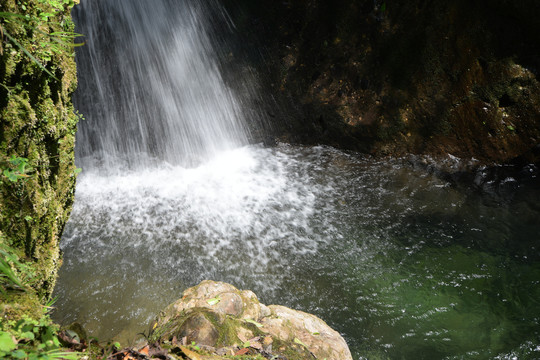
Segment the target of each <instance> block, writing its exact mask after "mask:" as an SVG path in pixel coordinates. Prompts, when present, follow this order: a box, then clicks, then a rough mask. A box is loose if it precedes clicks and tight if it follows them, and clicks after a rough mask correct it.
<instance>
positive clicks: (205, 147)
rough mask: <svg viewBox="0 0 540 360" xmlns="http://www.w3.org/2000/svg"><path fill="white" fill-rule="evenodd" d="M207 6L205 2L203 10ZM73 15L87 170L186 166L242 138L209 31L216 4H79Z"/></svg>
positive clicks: (219, 25)
mask: <svg viewBox="0 0 540 360" xmlns="http://www.w3.org/2000/svg"><path fill="white" fill-rule="evenodd" d="M209 3H210V4H209ZM73 15H74V18H75V21H76V23H77V26H78V28H77V31H78V32H80V33H82V34H84V35H85V41H86V43H85V46H82V47H80V48H78V52H77V65H78V71H79V91H78V92H77V93H76V96H75V99H74V101H75V105H76V107H77V109H78V110H79V112H81V113H82V114H83V115H84V117H85V120H86V121H81V123H80V125H79V130H78V135H77V156H78V159H79V164H80V165H82V167H83V168H85V170H87V169H88V168H92V167H94V165H93V164H95V162H96V160H97V161H98V162H99V164H101V165H102V166H103V167H104V168H106V169H108V170H107V171H111V169H114V168H118V167H119V164H120V163H121V164H126V165H127V166H129V167H130V168H144V167H148V166H151V165H153V163H156V162H161V161H166V162H168V163H170V164H173V165H182V166H193V165H196V164H199V163H200V162H201V161H203V160H206V159H208V158H210V157H212V156H214V155H216V154H217V153H219V152H220V151H223V150H226V149H231V148H235V147H238V146H240V145H244V144H246V143H247V142H248V140H247V139H248V137H249V134H248V131H247V130H246V119H245V118H246V116H245V115H244V113H243V111H242V109H241V106H240V103H241V100H239V98H238V96H237V95H235V94H234V93H233V91H231V89H230V88H229V87H228V86H227V85H226V84H225V82H224V80H223V77H222V75H221V73H220V67H221V66H220V63H219V61H218V59H217V56H218V55H220V54H223V53H224V51H226V50H224V49H223V48H220V47H219V46H223V45H219V46H218V45H217V42H215V41H213V39H214V38H215V37H216V34H215V33H214V32H215V31H218V30H217V29H220V31H223V29H227V25H229V24H228V23H227V16H226V13H225V12H224V11H223V10H221V8H220V7H219V4H217V3H216V2H213V1H206V2H204V3H203V2H200V1H196V0H152V1H148V0H129V1H124V0H92V1H83V2H82V3H81V4H80V5H79V6H77V7H76V8H75V9H74V11H73Z"/></svg>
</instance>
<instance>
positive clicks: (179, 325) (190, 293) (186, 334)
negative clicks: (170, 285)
mask: <svg viewBox="0 0 540 360" xmlns="http://www.w3.org/2000/svg"><path fill="white" fill-rule="evenodd" d="M150 342H151V343H161V344H168V346H172V347H174V346H177V345H178V344H184V345H186V344H193V345H195V346H196V347H200V348H201V349H202V350H206V352H210V354H211V355H212V356H216V354H223V353H229V354H238V353H239V352H240V353H242V351H244V352H248V351H251V354H252V355H257V354H265V355H269V354H271V355H273V356H279V357H281V358H282V359H288V360H295V359H327V360H332V359H335V360H347V359H352V357H351V353H350V351H349V349H348V347H347V344H346V342H345V340H344V339H343V338H342V337H341V335H339V333H337V332H336V331H335V330H333V329H331V328H330V327H329V326H328V325H327V324H326V323H325V322H324V321H323V320H321V319H319V318H318V317H316V316H314V315H311V314H308V313H304V312H301V311H297V310H292V309H289V308H286V307H283V306H279V305H271V306H266V305H264V304H261V303H260V302H259V300H258V299H257V296H256V295H255V294H254V293H253V292H251V291H248V290H238V289H236V288H235V287H234V286H232V285H230V284H226V283H223V282H215V281H209V280H205V281H203V282H202V283H201V284H199V285H197V286H195V287H192V288H189V289H187V290H186V291H185V292H184V294H183V297H182V298H181V299H180V300H178V301H176V302H175V303H173V304H171V305H169V306H168V307H167V308H166V309H165V310H163V311H162V312H161V314H160V315H159V316H158V318H157V320H156V322H155V324H154V326H153V332H152V334H151V336H150ZM191 351H195V350H194V349H193V348H191Z"/></svg>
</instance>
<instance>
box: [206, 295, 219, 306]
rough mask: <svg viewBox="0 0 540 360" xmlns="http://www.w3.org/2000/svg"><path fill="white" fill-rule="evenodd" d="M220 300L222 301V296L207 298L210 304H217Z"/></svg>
mask: <svg viewBox="0 0 540 360" xmlns="http://www.w3.org/2000/svg"><path fill="white" fill-rule="evenodd" d="M220 301H221V298H220V297H219V296H216V297H215V298H212V299H208V300H206V302H207V303H208V305H216V304H217V303H219V302H220Z"/></svg>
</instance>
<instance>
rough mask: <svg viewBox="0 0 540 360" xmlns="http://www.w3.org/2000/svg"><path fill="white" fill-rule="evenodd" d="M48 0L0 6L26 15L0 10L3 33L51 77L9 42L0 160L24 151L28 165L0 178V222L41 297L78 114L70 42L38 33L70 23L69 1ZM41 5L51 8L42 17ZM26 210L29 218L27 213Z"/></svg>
mask: <svg viewBox="0 0 540 360" xmlns="http://www.w3.org/2000/svg"><path fill="white" fill-rule="evenodd" d="M56 10H57V9H55V8H54V7H53V6H52V5H50V4H49V2H43V1H37V0H29V1H26V2H25V4H24V7H23V5H22V3H20V2H16V1H14V0H7V1H5V2H4V3H3V5H2V7H1V11H3V12H8V13H13V14H21V15H23V16H28V17H30V18H31V20H29V21H28V23H27V25H24V24H22V23H21V22H17V21H12V20H10V19H9V18H0V25H1V26H2V28H3V29H4V31H5V32H6V33H9V34H10V36H12V37H13V38H15V39H16V41H17V42H18V43H19V44H21V45H22V46H23V47H25V48H26V49H27V50H29V51H31V52H32V54H33V56H35V57H36V58H37V59H39V60H40V61H41V63H42V64H43V66H45V67H46V68H47V69H48V71H49V72H53V73H54V74H55V77H56V79H55V78H53V77H51V76H50V75H49V74H47V73H46V72H45V71H43V69H42V68H40V67H39V66H37V65H36V64H35V63H34V61H32V60H31V59H30V58H29V57H28V56H26V55H25V54H23V52H22V51H21V50H20V49H19V48H18V47H17V46H15V45H14V44H13V43H8V42H4V49H3V50H4V51H3V54H2V56H1V57H0V69H5V71H4V72H2V73H1V75H0V85H1V86H0V150H1V153H2V156H0V164H2V162H5V160H6V159H7V158H9V157H11V156H16V157H25V158H28V160H29V163H30V165H31V166H32V167H33V168H34V169H35V171H34V172H33V173H32V174H30V175H31V176H30V178H28V179H25V180H24V181H19V182H17V183H11V182H7V181H3V182H2V183H1V184H0V228H1V229H2V231H3V232H4V234H5V236H6V238H7V239H9V242H10V243H11V244H12V245H13V246H15V247H16V248H18V249H21V250H23V251H24V255H25V257H26V260H27V261H31V262H33V263H34V266H35V269H36V277H35V279H34V282H33V283H32V286H33V287H34V288H35V289H36V291H37V294H38V295H39V297H40V298H42V299H45V298H47V297H48V296H49V295H50V293H51V292H52V289H53V286H54V283H55V278H56V273H57V270H58V267H59V266H60V263H61V259H60V252H59V248H58V242H59V239H60V236H61V231H62V229H63V228H64V225H65V222H66V221H67V218H68V216H69V213H70V210H71V204H72V203H73V195H74V186H75V175H74V170H75V165H74V150H73V146H74V142H75V131H76V124H77V120H78V117H77V116H76V115H75V113H74V109H73V105H72V103H71V95H72V93H73V91H74V90H75V88H76V69H75V62H74V53H73V49H72V48H69V47H66V48H56V49H53V48H51V46H50V41H49V42H47V41H48V37H47V36H46V35H44V34H43V33H45V34H47V33H53V32H58V31H72V30H73V23H72V22H71V19H70V9H69V8H65V9H63V11H56ZM44 13H55V15H54V16H52V17H49V18H48V19H47V20H46V21H41V22H39V21H38V20H33V19H40V18H41V19H43V14H44ZM28 217H30V218H32V221H28V220H26V219H28Z"/></svg>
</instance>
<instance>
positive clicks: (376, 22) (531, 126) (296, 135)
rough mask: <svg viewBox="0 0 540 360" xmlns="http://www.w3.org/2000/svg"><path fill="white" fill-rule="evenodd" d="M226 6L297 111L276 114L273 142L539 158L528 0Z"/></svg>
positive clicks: (537, 59)
mask: <svg viewBox="0 0 540 360" xmlns="http://www.w3.org/2000/svg"><path fill="white" fill-rule="evenodd" d="M225 2H226V3H234V4H236V7H235V6H232V5H229V8H231V13H232V15H233V17H234V19H235V21H236V24H237V26H238V29H239V31H240V32H241V33H242V34H244V36H246V37H247V38H249V39H251V41H252V44H253V45H254V46H264V47H267V48H268V49H269V51H267V52H266V53H265V54H266V58H265V59H264V61H261V62H264V63H265V66H266V67H267V68H270V69H272V71H271V72H270V74H269V75H268V78H267V84H266V85H267V89H268V91H270V92H273V97H274V98H276V99H281V101H282V104H284V105H289V109H292V110H288V111H287V112H288V113H289V114H295V115H294V116H290V115H289V116H282V114H278V116H276V118H283V119H285V120H284V124H282V126H281V131H280V132H279V135H280V136H281V137H282V139H284V140H288V141H297V142H303V143H326V144H330V145H333V146H337V147H341V148H348V149H354V150H360V151H365V152H369V153H374V154H379V155H386V154H392V155H401V154H404V153H408V152H413V153H427V154H435V155H438V154H441V155H442V154H447V153H451V154H453V155H455V156H459V157H465V158H470V157H475V158H477V159H479V160H482V161H485V162H489V161H496V162H506V161H509V160H511V159H513V158H515V157H518V156H522V157H525V158H526V159H527V161H538V160H539V158H538V156H536V155H534V151H532V149H533V148H534V147H535V146H536V145H538V144H539V143H540V120H539V119H540V107H539V104H540V83H539V81H538V74H539V71H540V55H538V54H540V35H539V34H540V23H539V22H538V21H537V19H538V18H539V16H540V3H538V2H537V1H534V0H524V1H522V2H519V3H517V2H508V1H504V0H493V1H487V0H486V1H475V2H471V1H465V0H460V1H451V2H448V1H444V0H434V1H423V0H413V1H404V0H394V1H384V0H377V1H373V0H348V1H346V0H337V1H329V0H315V1H309V2H307V1H300V0H296V1H288V2H279V3H276V2H272V6H270V4H267V2H266V1H262V2H258V4H259V6H255V5H253V4H251V5H249V4H247V3H246V2H245V1H242V0H236V1H234V0H228V1H225ZM239 9H240V10H239ZM252 33H255V34H257V38H255V36H254V35H250V34H252ZM246 43H249V41H246ZM261 69H263V67H261ZM263 71H264V69H263ZM291 99H292V100H291ZM291 103H292V105H291ZM276 121H278V120H276Z"/></svg>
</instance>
